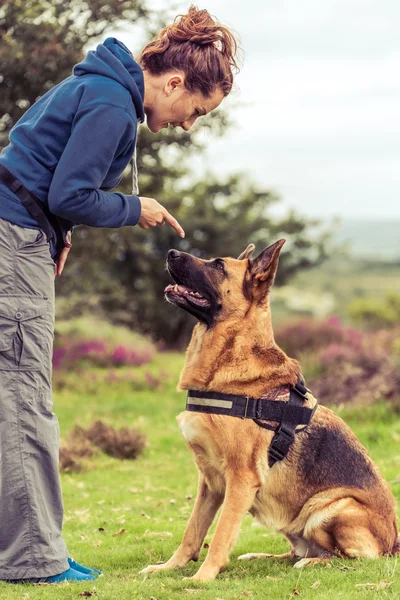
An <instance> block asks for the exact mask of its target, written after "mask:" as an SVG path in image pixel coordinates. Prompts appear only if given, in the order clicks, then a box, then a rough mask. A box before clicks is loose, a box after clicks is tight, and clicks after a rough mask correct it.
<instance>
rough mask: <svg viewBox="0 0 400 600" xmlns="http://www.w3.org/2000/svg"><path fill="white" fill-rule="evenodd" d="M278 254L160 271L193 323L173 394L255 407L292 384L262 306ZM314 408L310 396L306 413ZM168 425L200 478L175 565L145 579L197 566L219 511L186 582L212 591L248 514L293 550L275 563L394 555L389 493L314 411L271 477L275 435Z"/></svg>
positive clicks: (211, 417) (216, 419)
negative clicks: (231, 399)
mask: <svg viewBox="0 0 400 600" xmlns="http://www.w3.org/2000/svg"><path fill="white" fill-rule="evenodd" d="M284 243H285V240H280V241H278V242H276V243H275V244H272V245H271V246H269V247H268V248H266V249H265V250H264V251H263V252H261V254H260V255H259V256H257V258H252V257H251V255H252V252H253V250H254V245H252V244H251V245H250V246H248V247H247V249H246V250H245V251H244V252H243V253H242V254H241V255H240V256H239V258H238V259H237V260H235V259H232V258H216V259H213V260H201V259H199V258H196V257H194V256H192V255H190V254H186V253H184V252H179V251H177V250H170V251H169V253H168V261H167V267H168V270H169V273H170V275H171V277H172V279H173V280H174V281H175V282H176V284H175V285H169V286H168V287H167V288H166V290H165V295H166V298H167V300H168V301H169V302H171V303H172V304H175V305H176V306H178V307H180V308H183V309H184V310H187V311H188V312H189V313H191V314H192V315H194V316H195V317H197V319H198V320H199V323H197V325H196V326H195V327H194V330H193V334H192V339H191V341H190V344H189V347H188V350H187V355H186V360H185V364H184V367H183V370H182V373H181V378H180V382H179V389H181V390H189V389H190V390H197V391H200V392H207V391H209V392H214V393H223V394H235V395H245V396H249V397H252V398H261V397H262V396H263V395H265V394H266V392H268V391H270V390H273V389H279V388H280V386H295V385H296V383H298V382H299V380H300V381H301V372H300V366H299V363H298V362H297V361H296V360H294V359H291V358H289V357H288V356H287V355H286V354H285V353H284V352H283V351H282V350H281V349H280V348H279V347H278V345H277V344H276V343H275V340H274V335H273V331H272V326H271V314H270V307H269V301H268V296H269V291H270V288H271V286H272V284H273V281H274V277H275V273H276V270H277V267H278V260H279V253H280V250H281V248H282V246H283V244H284ZM278 399H279V398H278ZM313 401H314V403H315V399H313V396H312V395H311V394H310V396H309V400H308V402H310V403H312V402H313ZM177 419H178V422H179V425H180V428H181V430H182V433H183V435H184V437H185V439H186V442H187V444H188V446H189V448H190V450H191V451H192V453H193V455H194V458H195V461H196V464H197V467H198V471H199V485H198V492H197V498H196V501H195V504H194V508H193V512H192V514H191V517H190V519H189V522H188V524H187V527H186V531H185V534H184V537H183V540H182V542H181V544H180V546H179V548H178V549H177V550H176V552H175V553H174V555H173V556H172V557H171V558H170V559H169V560H168V562H166V563H164V564H158V565H150V566H148V567H147V568H145V569H144V570H143V571H142V572H144V573H151V572H153V571H161V570H166V569H177V568H182V567H185V566H186V565H187V563H188V562H189V561H191V560H194V561H197V560H198V557H199V554H200V549H201V548H202V545H203V541H204V538H205V536H206V534H207V531H208V529H209V527H210V525H211V524H212V522H213V520H214V517H215V515H216V513H217V511H218V509H219V508H220V506H221V505H222V511H221V514H220V518H219V521H218V524H217V527H216V530H215V534H214V536H213V539H212V541H211V544H210V547H209V550H208V554H207V557H206V559H205V561H204V563H203V564H202V565H201V567H200V569H199V570H198V572H197V573H196V574H195V575H194V577H192V579H194V580H196V581H211V580H213V579H214V578H215V577H216V576H217V575H218V573H220V572H221V571H222V570H223V569H224V568H225V566H226V565H227V563H228V555H229V551H230V549H231V547H232V545H233V543H234V541H235V539H236V537H237V535H238V533H239V529H240V525H241V522H242V519H243V517H244V516H245V514H246V512H247V511H250V513H251V514H252V515H253V516H254V517H256V518H257V519H258V520H259V521H260V522H261V523H262V524H264V525H265V526H267V527H269V528H272V529H275V530H277V531H280V532H282V533H283V534H284V535H285V536H286V537H287V538H288V540H289V542H290V544H291V550H290V552H289V553H287V554H283V555H279V556H280V557H282V558H289V557H291V558H296V557H298V558H299V559H300V560H298V561H297V562H296V563H295V565H294V566H296V567H302V566H305V565H313V564H315V563H319V562H323V561H327V560H330V559H332V558H333V557H343V558H344V557H348V558H358V557H360V558H366V557H367V558H376V557H378V556H382V555H392V554H397V553H399V544H398V532H397V526H396V516H395V509H394V500H393V496H392V494H391V491H390V489H389V486H388V484H387V483H386V481H385V480H384V479H383V477H382V476H381V474H380V472H379V470H378V468H377V466H376V465H375V464H374V462H373V461H372V459H371V458H370V457H369V455H368V454H367V451H366V450H365V448H364V447H363V446H362V445H361V444H360V442H359V441H358V439H357V438H356V436H355V435H354V434H353V432H352V431H351V430H350V429H349V427H348V426H347V425H346V424H345V423H344V422H343V421H342V420H341V419H340V418H339V417H338V416H337V415H336V414H335V413H334V412H332V411H331V410H329V409H328V408H325V407H324V406H320V405H318V407H317V409H316V411H315V413H314V415H313V418H312V419H311V421H310V423H309V425H308V426H307V427H305V428H304V427H303V429H302V431H298V432H297V433H296V435H295V436H294V437H295V441H294V443H292V445H291V446H290V449H289V452H288V454H287V455H286V457H285V458H284V459H283V460H280V461H278V462H276V463H275V464H274V465H273V466H272V467H270V466H269V463H268V451H269V447H270V444H271V440H272V438H273V436H274V434H275V432H274V431H271V430H269V429H266V428H265V427H262V426H259V424H257V423H256V422H255V421H254V420H252V419H249V418H243V419H240V418H236V417H232V416H227V415H221V414H204V413H201V412H191V411H185V412H183V413H181V414H180V415H179V416H178V417H177ZM271 556H272V555H270V554H245V555H242V556H241V557H239V558H240V559H242V560H245V559H252V558H269V557H271Z"/></svg>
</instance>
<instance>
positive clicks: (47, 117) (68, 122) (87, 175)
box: [0, 38, 144, 257]
mask: <svg viewBox="0 0 400 600" xmlns="http://www.w3.org/2000/svg"><path fill="white" fill-rule="evenodd" d="M143 99H144V80H143V72H142V69H141V68H140V66H139V65H138V64H137V63H136V62H135V60H134V59H133V56H132V54H131V53H130V51H129V50H128V48H127V47H126V46H125V45H124V44H123V43H122V42H120V41H118V40H116V39H115V38H107V39H106V40H105V42H104V43H103V44H100V45H99V46H97V48H96V50H95V51H90V52H88V54H87V56H86V58H85V59H84V60H83V61H82V62H81V63H79V64H77V65H75V67H74V69H73V75H71V76H70V77H68V78H67V79H65V80H64V81H62V82H61V83H59V84H58V85H56V86H55V87H54V88H52V89H51V90H49V91H48V92H47V93H46V94H44V95H43V96H42V97H41V98H40V99H39V100H38V101H37V102H35V104H33V105H32V106H31V107H30V108H29V110H27V111H26V113H25V114H24V115H23V116H22V117H21V119H19V121H18V122H17V123H16V125H15V126H14V127H13V128H12V130H11V132H10V143H9V145H8V146H7V147H6V148H4V150H3V152H2V154H1V155H0V163H1V164H3V165H4V166H5V167H6V168H7V169H8V170H9V171H10V172H11V173H12V174H13V175H14V176H15V177H17V179H19V180H20V181H21V183H23V185H24V186H25V187H26V188H27V189H28V190H29V191H31V192H32V193H33V194H35V195H36V196H37V197H38V198H39V199H40V200H41V201H42V202H44V203H45V204H47V205H48V207H49V209H50V211H51V212H52V213H53V214H54V215H57V216H58V217H62V219H61V223H62V229H63V234H64V237H65V233H66V231H69V230H72V229H73V226H74V225H76V224H84V225H90V226H92V227H122V226H123V225H136V224H137V222H138V221H139V218H140V210H141V206H140V200H139V198H138V197H137V196H130V195H125V194H122V193H119V192H115V193H110V191H109V190H112V189H113V188H114V187H115V186H116V185H118V183H119V182H120V181H121V179H122V174H123V171H124V169H125V167H126V166H127V165H128V163H129V161H130V159H131V158H132V155H133V152H134V150H135V145H136V133H137V126H138V121H143V120H144V110H143ZM0 217H1V218H3V219H6V220H8V221H11V222H12V223H16V224H17V225H21V226H23V227H29V228H33V229H40V226H39V224H38V223H37V221H36V220H35V219H34V217H32V216H31V215H30V213H29V212H28V211H27V209H26V208H25V207H24V206H23V205H22V203H21V201H20V200H19V199H18V198H17V196H15V194H14V193H13V192H11V191H10V190H9V189H8V187H7V186H6V185H5V184H3V183H2V182H1V181H0ZM55 242H56V241H55V239H53V240H52V242H51V245H50V251H51V255H52V256H53V257H54V255H55V245H56V244H55ZM59 242H60V240H58V243H59Z"/></svg>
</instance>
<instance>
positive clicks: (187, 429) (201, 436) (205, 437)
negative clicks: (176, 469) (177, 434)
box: [177, 411, 226, 491]
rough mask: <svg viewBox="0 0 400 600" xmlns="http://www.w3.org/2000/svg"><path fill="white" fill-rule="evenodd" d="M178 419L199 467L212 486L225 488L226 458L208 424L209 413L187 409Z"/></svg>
mask: <svg viewBox="0 0 400 600" xmlns="http://www.w3.org/2000/svg"><path fill="white" fill-rule="evenodd" d="M177 421H178V424H179V427H180V430H181V432H182V435H183V437H184V438H185V441H186V443H187V444H188V446H189V448H190V450H191V451H192V453H193V455H194V457H195V460H196V464H197V467H198V468H199V469H200V471H201V472H202V473H203V475H204V476H205V478H206V480H207V482H208V484H209V485H210V487H211V488H214V489H216V488H218V489H219V490H220V491H222V489H221V488H223V489H224V488H225V481H224V473H225V469H226V459H225V457H224V453H223V451H222V450H221V448H220V446H219V445H218V443H217V437H216V436H215V435H213V434H212V430H211V431H210V428H209V427H208V426H207V415H202V414H200V413H191V412H187V411H186V412H183V413H181V414H180V415H178V417H177Z"/></svg>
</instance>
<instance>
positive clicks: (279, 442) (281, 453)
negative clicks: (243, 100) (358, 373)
mask: <svg viewBox="0 0 400 600" xmlns="http://www.w3.org/2000/svg"><path fill="white" fill-rule="evenodd" d="M307 391H308V390H307V388H306V387H305V386H304V385H302V384H301V383H298V384H297V385H296V386H295V387H292V388H291V389H290V396H289V402H287V403H285V409H286V410H285V411H284V414H283V418H282V421H281V424H280V425H279V427H278V429H277V430H276V433H275V435H274V437H273V438H272V442H271V444H270V446H269V449H268V464H269V466H270V467H272V466H273V465H274V464H275V463H276V462H277V461H279V460H283V459H284V458H285V456H286V455H287V453H288V452H289V448H290V446H291V445H292V444H293V442H294V440H295V434H296V426H297V425H300V423H294V422H293V419H292V415H293V413H294V411H295V409H296V408H299V407H302V406H303V403H304V400H307V397H306V396H305V394H306V393H307ZM316 408H317V405H315V406H314V408H313V409H312V410H311V415H310V418H309V420H311V417H312V416H313V414H314V412H315V410H316ZM309 410H310V409H309ZM257 424H258V425H261V423H257Z"/></svg>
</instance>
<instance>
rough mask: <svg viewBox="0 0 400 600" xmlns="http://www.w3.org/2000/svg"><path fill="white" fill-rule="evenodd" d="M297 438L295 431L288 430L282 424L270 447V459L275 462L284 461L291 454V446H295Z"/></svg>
mask: <svg viewBox="0 0 400 600" xmlns="http://www.w3.org/2000/svg"><path fill="white" fill-rule="evenodd" d="M294 440H295V436H294V433H293V431H291V430H289V429H286V428H285V425H284V423H282V424H281V426H280V427H279V429H278V430H277V432H276V434H275V435H274V437H273V439H272V442H271V445H270V447H269V452H268V453H269V457H270V459H272V460H273V461H274V462H276V461H278V460H283V459H284V458H285V457H286V455H287V453H288V452H289V448H290V446H291V445H292V444H293V442H294Z"/></svg>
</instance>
